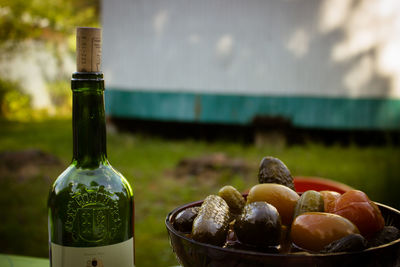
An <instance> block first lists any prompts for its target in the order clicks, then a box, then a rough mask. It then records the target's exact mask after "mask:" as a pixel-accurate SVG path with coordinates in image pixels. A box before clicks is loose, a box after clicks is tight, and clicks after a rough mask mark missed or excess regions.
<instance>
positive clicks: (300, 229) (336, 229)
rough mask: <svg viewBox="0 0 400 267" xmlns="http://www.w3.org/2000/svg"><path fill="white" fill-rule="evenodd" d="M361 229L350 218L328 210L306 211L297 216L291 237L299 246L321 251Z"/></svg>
mask: <svg viewBox="0 0 400 267" xmlns="http://www.w3.org/2000/svg"><path fill="white" fill-rule="evenodd" d="M358 233H359V231H358V229H357V226H355V225H354V224H353V223H352V222H351V221H349V220H348V219H346V218H344V217H342V216H339V215H336V214H332V213H326V212H306V213H303V214H301V215H299V216H297V217H296V218H295V219H294V221H293V223H292V227H291V232H290V237H291V239H292V241H293V243H294V244H296V245H297V246H299V247H301V248H303V249H307V250H311V251H320V250H322V249H323V248H324V247H325V246H326V245H328V244H330V243H331V242H333V241H335V240H338V239H340V238H342V237H345V236H347V235H349V234H358Z"/></svg>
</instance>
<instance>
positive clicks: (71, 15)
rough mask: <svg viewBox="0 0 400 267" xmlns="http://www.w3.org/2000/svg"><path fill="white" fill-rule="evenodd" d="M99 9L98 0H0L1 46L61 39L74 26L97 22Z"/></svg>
mask: <svg viewBox="0 0 400 267" xmlns="http://www.w3.org/2000/svg"><path fill="white" fill-rule="evenodd" d="M99 10H100V3H99V0H0V46H2V47H3V48H12V47H15V45H16V44H18V43H19V42H21V41H24V40H29V39H39V40H40V39H43V40H46V41H51V42H63V41H65V38H66V37H68V36H69V35H71V34H73V32H74V29H75V27H76V26H92V27H94V26H98V24H99Z"/></svg>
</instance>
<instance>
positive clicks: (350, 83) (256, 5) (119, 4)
mask: <svg viewBox="0 0 400 267" xmlns="http://www.w3.org/2000/svg"><path fill="white" fill-rule="evenodd" d="M102 11H103V13H102V20H103V36H104V37H103V71H104V73H105V77H106V81H107V86H108V87H114V88H122V89H126V90H134V89H142V90H157V91H185V92H210V93H237V94H259V95H296V96H299V95H300V96H301V95H307V96H323V97H326V96H328V97H329V96H345V97H386V96H389V97H392V98H400V1H397V0H363V1H356V0H354V1H351V0H344V1H340V0H324V1H323V0H280V1H278V0H268V1H267V0H247V1H246V0H218V1H215V0H201V1H199V0H151V1H149V0H147V1H146V0H103V6H102Z"/></svg>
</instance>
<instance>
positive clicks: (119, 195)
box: [48, 28, 135, 267]
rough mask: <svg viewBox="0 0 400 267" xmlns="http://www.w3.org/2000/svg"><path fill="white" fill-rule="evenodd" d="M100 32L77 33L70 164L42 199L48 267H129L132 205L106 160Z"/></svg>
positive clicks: (127, 187)
mask: <svg viewBox="0 0 400 267" xmlns="http://www.w3.org/2000/svg"><path fill="white" fill-rule="evenodd" d="M100 60H101V30H100V29H97V28H77V62H78V64H77V65H78V68H77V72H75V73H73V75H72V81H71V87H72V92H73V118H72V121H73V159H72V163H71V165H70V166H69V167H68V168H67V169H66V170H65V171H64V172H63V173H62V174H61V175H60V176H59V177H58V178H57V180H56V181H55V182H54V184H53V185H52V187H51V189H50V194H49V199H48V219H49V246H50V265H51V266H52V267H77V266H82V267H88V266H99V267H100V266H115V267H116V266H118V267H131V266H134V261H135V253H134V201H133V193H132V189H131V187H130V185H129V183H128V181H127V180H126V179H125V178H124V177H123V176H122V175H121V174H120V173H119V172H118V171H116V170H115V169H114V168H113V167H112V166H111V165H110V163H109V162H108V160H107V153H106V125H105V112H104V95H103V92H104V80H103V73H102V72H101V71H100Z"/></svg>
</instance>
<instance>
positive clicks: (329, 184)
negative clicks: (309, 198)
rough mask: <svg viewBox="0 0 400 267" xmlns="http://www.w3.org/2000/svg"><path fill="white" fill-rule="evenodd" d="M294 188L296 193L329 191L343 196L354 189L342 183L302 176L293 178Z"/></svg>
mask: <svg viewBox="0 0 400 267" xmlns="http://www.w3.org/2000/svg"><path fill="white" fill-rule="evenodd" d="M294 187H295V188H296V191H297V192H298V193H301V192H305V191H307V190H315V191H323V190H330V191H336V192H338V193H340V194H343V193H345V192H347V191H349V190H352V189H354V188H352V187H350V186H348V185H345V184H343V183H339V182H336V181H333V180H329V179H326V178H319V177H304V176H297V177H294Z"/></svg>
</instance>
